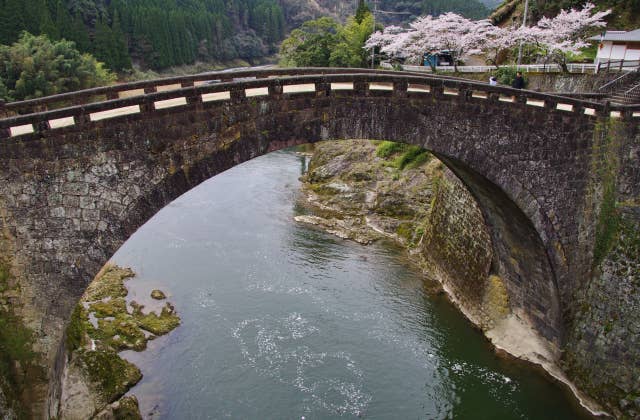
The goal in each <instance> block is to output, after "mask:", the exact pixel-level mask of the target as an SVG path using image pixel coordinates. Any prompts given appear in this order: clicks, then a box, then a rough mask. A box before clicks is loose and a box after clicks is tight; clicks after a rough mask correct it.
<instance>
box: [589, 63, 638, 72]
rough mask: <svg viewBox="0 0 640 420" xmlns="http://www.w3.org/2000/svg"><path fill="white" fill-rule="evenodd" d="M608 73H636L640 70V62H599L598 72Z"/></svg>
mask: <svg viewBox="0 0 640 420" xmlns="http://www.w3.org/2000/svg"><path fill="white" fill-rule="evenodd" d="M601 70H606V71H614V70H615V71H636V70H640V60H601V61H598V68H597V69H596V72H599V71H601Z"/></svg>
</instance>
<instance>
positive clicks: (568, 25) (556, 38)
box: [516, 3, 611, 71]
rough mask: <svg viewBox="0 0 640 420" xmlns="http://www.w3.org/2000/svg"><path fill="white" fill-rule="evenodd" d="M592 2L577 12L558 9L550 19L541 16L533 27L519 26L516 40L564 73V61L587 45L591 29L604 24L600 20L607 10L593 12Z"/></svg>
mask: <svg viewBox="0 0 640 420" xmlns="http://www.w3.org/2000/svg"><path fill="white" fill-rule="evenodd" d="M594 9H595V5H594V4H593V3H586V4H585V5H584V7H583V8H582V9H580V10H577V9H571V10H562V11H561V12H560V13H559V14H558V15H557V16H556V17H554V18H546V17H543V18H542V19H540V21H539V22H538V24H537V25H536V26H532V27H522V28H520V29H518V30H517V32H516V33H517V34H516V37H517V38H518V39H519V40H522V41H523V42H525V43H527V44H531V45H534V46H535V47H537V48H538V49H539V50H540V52H541V54H542V55H543V56H544V57H545V58H546V59H550V60H551V61H553V62H555V63H557V64H558V65H560V66H561V67H562V69H563V71H568V70H567V59H568V57H570V56H571V55H574V54H578V53H579V52H580V50H581V49H582V48H584V47H587V46H589V43H588V42H587V36H588V35H589V33H590V32H592V31H593V29H594V28H601V27H604V26H605V25H606V22H605V21H604V20H603V18H604V17H605V16H607V15H609V14H610V13H611V9H609V10H606V11H602V12H596V11H595V10H594Z"/></svg>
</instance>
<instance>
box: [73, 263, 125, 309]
mask: <svg viewBox="0 0 640 420" xmlns="http://www.w3.org/2000/svg"><path fill="white" fill-rule="evenodd" d="M134 275H135V273H134V272H133V271H131V269H129V268H120V267H118V266H115V265H110V266H106V267H105V268H104V269H103V270H102V272H101V273H100V274H99V275H98V276H97V277H96V279H95V280H94V281H93V282H92V283H91V284H90V285H89V287H88V288H87V291H86V292H85V297H84V299H83V300H84V301H86V302H94V301H97V300H102V299H105V298H108V297H125V296H127V288H126V287H124V283H123V282H124V280H125V279H127V278H130V277H133V276H134Z"/></svg>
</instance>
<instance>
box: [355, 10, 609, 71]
mask: <svg viewBox="0 0 640 420" xmlns="http://www.w3.org/2000/svg"><path fill="white" fill-rule="evenodd" d="M594 9H595V6H594V5H593V4H592V3H586V4H585V5H584V7H583V8H582V9H580V10H576V9H571V10H568V11H567V10H562V11H561V12H560V13H559V14H558V15H557V16H556V17H554V18H542V19H541V20H540V21H539V22H538V24H537V25H536V26H532V27H521V28H513V27H511V28H501V27H497V26H494V25H492V24H491V22H489V21H488V20H486V19H485V20H478V21H472V20H469V19H466V18H464V17H462V16H460V15H457V14H455V13H445V14H443V15H440V16H438V17H433V16H424V17H420V18H418V19H416V20H415V21H413V22H412V23H411V24H409V28H407V29H403V28H400V27H397V26H390V27H388V28H386V29H385V30H384V31H383V32H379V31H378V32H376V33H374V34H372V35H371V37H370V38H369V39H368V40H367V42H366V43H365V48H367V49H371V48H380V51H381V52H383V53H386V54H388V55H390V56H396V57H403V58H409V59H418V60H419V59H421V58H422V56H423V54H424V53H425V52H428V51H433V50H437V51H444V50H446V51H448V52H449V53H450V54H451V56H452V59H453V64H454V66H455V70H456V71H457V70H458V68H457V65H458V63H459V61H460V60H461V59H462V58H463V57H464V56H465V55H471V54H477V53H480V52H482V53H484V55H485V58H486V60H487V62H490V63H492V64H494V65H496V66H497V62H498V59H499V56H500V54H501V53H502V52H503V51H505V50H508V49H511V48H512V47H514V46H515V45H517V44H518V43H519V42H523V43H526V44H530V45H533V46H534V47H535V48H536V49H537V50H538V51H539V52H540V53H541V54H542V55H543V56H545V58H547V59H551V60H553V61H555V62H556V63H558V64H560V66H561V67H562V68H563V69H564V70H565V71H566V69H567V66H566V62H567V58H568V57H569V56H570V55H572V54H577V53H578V52H579V51H580V49H582V48H584V47H586V46H588V43H587V42H586V37H587V35H589V32H590V31H592V30H593V29H594V28H598V27H602V26H605V22H604V20H603V18H604V17H605V16H607V15H608V14H610V13H611V11H610V10H607V11H603V12H596V11H595V10H594Z"/></svg>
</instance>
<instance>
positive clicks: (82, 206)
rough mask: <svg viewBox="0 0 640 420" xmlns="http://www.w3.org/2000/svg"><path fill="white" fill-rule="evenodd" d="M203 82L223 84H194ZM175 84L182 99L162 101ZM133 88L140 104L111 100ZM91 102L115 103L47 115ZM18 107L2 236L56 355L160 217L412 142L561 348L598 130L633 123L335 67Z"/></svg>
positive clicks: (6, 149)
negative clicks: (308, 160) (116, 259)
mask: <svg viewBox="0 0 640 420" xmlns="http://www.w3.org/2000/svg"><path fill="white" fill-rule="evenodd" d="M300 73H302V74H303V75H299V74H300ZM282 74H284V75H282ZM273 76H279V77H273ZM246 77H252V80H246V79H245V78H246ZM225 78H229V79H234V78H235V79H236V80H229V81H224V79H225ZM204 80H219V82H218V83H214V84H202V85H198V86H196V82H198V81H204ZM173 82H175V83H177V84H178V85H179V86H178V87H180V88H174V89H172V90H167V91H160V90H161V89H159V87H160V86H166V85H169V84H170V83H173ZM175 83H174V84H175ZM133 88H136V89H139V90H140V89H141V90H142V91H143V92H146V93H145V94H139V95H136V96H133V97H130V98H122V97H120V96H121V93H122V92H125V91H127V90H129V91H131V90H134V89H133ZM95 95H106V97H107V98H112V99H110V100H108V101H103V102H96V103H85V104H83V105H78V106H72V107H66V108H60V109H53V110H44V109H45V108H48V107H49V106H50V104H51V103H54V102H58V103H62V104H63V105H68V103H69V102H73V101H79V102H83V101H87V98H90V97H93V96H95ZM9 105H11V104H9ZM23 109H27V112H30V113H29V114H27V115H21V116H13V117H9V118H5V119H3V120H0V163H2V168H3V169H2V170H1V171H0V181H2V182H1V186H0V192H1V193H2V194H0V196H1V197H4V198H3V199H2V200H1V201H0V215H1V216H2V217H1V218H0V221H1V222H0V228H1V229H0V231H5V232H9V234H8V235H5V239H4V240H5V241H10V242H11V246H12V248H13V249H15V255H16V259H17V260H18V262H17V265H18V266H19V267H20V269H21V270H22V271H21V273H20V274H21V276H22V278H23V279H24V280H25V281H26V282H27V283H28V284H29V285H30V291H31V292H32V295H31V296H26V298H27V299H32V305H33V306H34V307H35V308H36V310H37V311H39V312H40V313H41V314H42V318H41V319H40V320H39V322H40V323H41V325H42V333H43V334H46V335H48V336H49V338H50V340H48V341H47V342H48V343H49V345H50V346H52V347H50V348H49V349H45V350H48V351H49V355H50V356H53V354H54V351H55V349H54V348H53V346H54V344H53V343H55V342H56V340H57V339H59V337H60V336H61V333H62V326H63V324H64V322H63V321H64V320H65V319H67V318H68V316H69V314H70V312H71V310H72V308H73V305H74V304H75V303H76V302H77V299H78V298H79V297H80V295H81V294H82V292H83V291H84V289H85V287H86V286H87V285H88V283H89V282H90V281H91V279H92V278H93V276H94V275H95V274H96V273H97V272H98V270H99V269H100V267H101V266H102V265H103V264H104V263H105V262H106V261H107V260H108V259H109V258H110V257H111V255H113V253H114V252H115V251H116V250H117V249H118V248H119V247H120V245H121V244H122V243H124V241H126V239H127V238H128V237H129V236H130V235H131V234H132V233H133V232H134V231H135V230H137V229H138V228H139V227H140V226H141V225H142V224H143V223H144V222H146V221H147V220H148V219H149V218H151V217H152V216H153V215H154V214H155V213H156V212H157V211H159V210H160V209H161V208H163V207H164V206H165V205H166V204H168V203H170V202H171V201H172V200H174V199H175V198H177V197H178V196H179V195H181V194H183V193H184V192H186V191H188V190H189V189H191V188H193V187H195V186H196V185H198V184H199V183H201V182H203V181H205V180H207V179H209V178H211V177H212V176H215V175H216V174H218V173H220V172H222V171H224V170H226V169H229V168H231V167H233V166H235V165H237V164H240V163H242V162H244V161H247V160H249V159H252V158H254V157H257V156H259V155H262V154H264V153H267V152H270V151H275V150H279V149H282V148H284V147H288V146H293V145H296V144H303V143H309V142H315V141H319V140H339V139H385V140H392V141H397V142H402V143H408V144H414V145H419V146H421V147H424V148H425V149H427V150H429V151H431V152H433V153H434V154H435V155H436V156H437V157H438V158H440V159H441V160H442V161H443V162H444V163H445V164H446V165H447V166H449V167H450V168H451V169H452V170H453V171H454V172H455V173H456V174H457V175H458V176H459V178H460V179H461V180H462V181H463V182H464V183H465V184H466V185H467V187H468V188H469V190H470V191H471V192H472V194H473V195H474V196H475V197H476V199H477V201H478V203H479V204H480V207H481V209H482V211H483V215H484V217H485V220H486V221H487V223H488V225H489V227H490V230H491V232H492V242H493V245H494V248H495V251H496V252H495V254H496V257H495V258H494V263H493V270H494V271H495V272H496V273H498V274H500V275H501V276H502V277H504V278H505V279H507V288H508V291H509V292H510V298H511V301H512V303H513V304H514V305H515V306H516V308H517V309H519V310H521V312H522V314H524V315H525V316H527V317H528V318H529V319H530V321H531V323H532V325H533V326H534V327H535V328H536V329H537V330H538V331H539V332H540V334H541V335H543V336H544V337H546V338H547V339H548V340H550V341H551V342H554V343H556V344H558V345H561V344H562V340H563V330H564V322H565V321H564V316H563V315H564V314H563V311H565V310H566V309H567V308H568V307H569V306H570V304H571V299H572V291H573V288H574V287H575V286H576V283H577V282H578V281H579V279H580V278H582V277H583V276H584V273H585V263H586V266H589V267H590V258H591V256H590V255H589V253H588V252H587V253H586V254H585V253H584V252H582V251H583V249H582V248H581V244H580V235H581V234H582V232H583V229H585V227H584V226H583V225H582V224H581V223H580V221H579V220H576V217H575V215H576V213H577V212H578V211H581V210H582V206H584V205H585V200H584V196H585V190H586V189H587V187H588V182H589V170H590V165H591V159H592V156H591V151H592V150H591V149H592V147H593V144H594V138H595V136H596V132H597V125H598V124H597V123H598V121H600V120H601V119H602V118H610V117H611V115H610V114H611V112H614V113H618V114H619V115H617V116H619V117H621V118H622V119H623V120H626V119H636V118H637V116H636V113H633V112H630V111H629V110H628V109H627V108H624V109H620V110H615V109H614V110H612V109H611V108H609V107H607V106H606V105H602V104H599V103H595V102H589V101H582V100H576V99H570V98H563V97H557V96H552V95H545V94H539V93H534V92H523V91H516V90H513V89H510V88H504V87H493V86H488V85H485V84H482V83H473V82H470V81H467V80H457V79H453V78H442V77H429V76H417V75H412V74H404V73H394V72H371V71H363V70H358V71H353V70H352V71H345V70H336V69H333V70H328V69H307V70H304V71H300V70H295V69H294V70H273V71H264V72H252V73H239V74H228V73H227V74H222V73H218V74H207V75H199V76H195V77H192V78H187V80H185V79H184V78H178V79H170V80H168V79H166V80H160V81H155V82H143V83H142V84H140V83H138V84H132V85H125V86H118V87H113V88H100V89H97V90H92V91H85V92H80V93H76V94H68V95H61V96H59V97H53V98H45V99H42V100H34V101H30V102H28V103H21V104H14V105H11V106H10V107H6V108H5V112H6V110H8V111H9V112H13V111H16V112H21V111H22V110H23Z"/></svg>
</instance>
